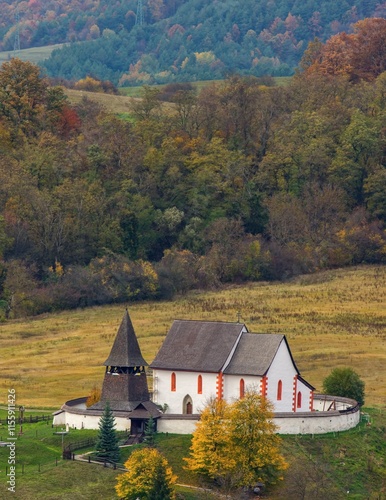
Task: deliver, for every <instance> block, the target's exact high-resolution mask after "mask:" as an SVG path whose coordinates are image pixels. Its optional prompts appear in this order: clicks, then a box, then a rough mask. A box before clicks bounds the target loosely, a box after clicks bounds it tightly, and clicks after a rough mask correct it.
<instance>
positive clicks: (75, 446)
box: [63, 438, 96, 460]
mask: <svg viewBox="0 0 386 500" xmlns="http://www.w3.org/2000/svg"><path fill="white" fill-rule="evenodd" d="M95 443H96V438H88V439H83V440H82V441H75V442H74V443H70V444H68V445H67V446H66V447H65V448H64V449H63V458H64V459H65V460H71V459H72V458H73V456H72V455H73V452H74V451H75V450H80V449H81V448H89V447H90V446H94V444H95Z"/></svg>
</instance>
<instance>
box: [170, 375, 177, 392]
mask: <svg viewBox="0 0 386 500" xmlns="http://www.w3.org/2000/svg"><path fill="white" fill-rule="evenodd" d="M171 390H172V391H173V392H175V390H176V374H175V373H174V372H173V373H172V376H171Z"/></svg>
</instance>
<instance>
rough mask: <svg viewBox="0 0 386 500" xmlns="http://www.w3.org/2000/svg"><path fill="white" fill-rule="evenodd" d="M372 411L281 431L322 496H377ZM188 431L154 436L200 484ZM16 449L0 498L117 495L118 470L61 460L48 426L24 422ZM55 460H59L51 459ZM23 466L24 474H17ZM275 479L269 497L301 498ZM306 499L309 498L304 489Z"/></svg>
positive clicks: (178, 468) (2, 458)
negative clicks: (312, 469)
mask: <svg viewBox="0 0 386 500" xmlns="http://www.w3.org/2000/svg"><path fill="white" fill-rule="evenodd" d="M368 411H369V412H370V414H371V422H372V424H371V426H367V425H365V424H364V423H362V424H360V426H359V427H357V428H356V429H354V430H351V431H348V432H342V433H336V434H335V435H331V434H330V435H325V436H316V437H314V438H312V437H311V436H284V437H283V447H282V449H283V453H284V455H285V457H286V460H287V462H288V463H289V464H290V469H289V471H288V474H290V473H291V466H292V465H293V464H294V462H295V461H296V460H297V459H298V458H306V459H307V462H308V463H314V464H317V467H318V470H319V471H321V475H320V476H319V478H318V482H320V483H326V482H327V483H328V485H329V486H331V487H333V488H334V495H333V496H328V497H325V498H332V499H333V500H339V499H341V498H342V499H343V498H347V495H346V491H347V490H350V496H349V497H348V498H350V499H357V500H365V499H369V498H373V499H376V498H377V499H381V498H384V497H382V496H381V495H382V493H381V492H382V487H383V483H382V480H385V479H386V476H385V470H386V469H385V467H384V465H385V461H386V439H385V438H386V428H385V425H384V424H385V416H384V412H381V411H380V410H368ZM95 434H96V431H86V430H83V431H81V430H71V431H70V434H69V435H68V436H65V438H64V439H65V441H64V442H65V444H66V443H67V442H73V441H78V440H80V439H83V438H86V437H90V436H92V435H93V436H95ZM190 440H191V436H182V435H173V434H169V435H165V434H161V435H158V436H157V439H156V445H157V447H158V448H159V449H160V450H161V452H162V453H163V454H164V455H165V456H166V458H167V460H168V462H169V464H170V465H171V466H172V468H173V472H174V473H175V474H176V475H177V478H178V479H177V481H178V483H180V484H190V485H193V486H202V484H200V481H199V479H198V478H197V477H196V476H194V475H191V474H190V473H188V472H187V471H186V470H185V469H184V468H183V465H184V460H183V458H184V457H186V456H188V454H189V447H190ZM16 446H17V447H16V451H17V469H16V472H17V495H16V496H15V495H13V494H8V495H7V494H6V493H5V492H6V476H5V466H6V460H7V456H8V451H7V449H5V448H0V498H4V499H8V498H20V499H23V500H24V499H26V500H29V499H40V498H42V499H58V498H61V499H90V500H91V499H96V500H98V499H104V500H105V499H111V500H112V499H116V496H115V493H114V485H115V483H116V475H117V474H119V473H120V472H117V471H114V470H111V469H105V468H103V467H100V466H95V465H88V464H84V463H79V462H77V463H73V462H70V461H67V462H63V461H62V460H61V459H60V455H61V436H57V435H54V434H53V429H52V428H51V426H50V425H47V424H46V423H44V422H41V423H39V424H25V425H24V426H23V435H22V436H19V438H18V440H17V443H16ZM132 451H133V447H127V448H123V449H122V452H121V454H122V456H121V459H122V461H125V460H126V459H127V458H128V456H129V455H130V453H131V452H132ZM56 459H58V461H57V462H56ZM22 465H24V473H22V470H23V469H22ZM284 485H285V482H284V483H281V484H279V485H278V486H277V487H275V488H274V489H271V490H270V492H269V498H270V499H271V500H282V499H283V498H286V500H298V499H299V498H300V497H299V496H297V493H296V492H295V495H288V494H286V493H285V492H283V490H281V488H282V487H283V486H284ZM179 492H180V493H182V494H183V496H182V497H180V498H184V499H185V500H191V499H204V498H205V499H206V500H209V499H210V498H212V497H211V496H210V495H209V494H204V493H202V494H200V493H199V492H198V491H197V490H193V491H190V492H189V490H188V489H186V488H185V489H184V488H179ZM305 498H306V499H310V498H312V494H310V493H309V495H308V496H306V497H305Z"/></svg>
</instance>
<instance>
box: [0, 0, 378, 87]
mask: <svg viewBox="0 0 386 500" xmlns="http://www.w3.org/2000/svg"><path fill="white" fill-rule="evenodd" d="M17 5H18V6H17V7H16V4H9V3H8V2H4V1H3V2H0V14H1V20H2V21H1V23H0V38H1V44H0V49H3V50H12V49H13V47H14V44H15V39H16V40H17V36H19V39H20V46H21V48H29V47H34V46H43V45H52V44H57V43H66V42H79V41H81V42H82V44H74V45H71V46H67V47H64V48H63V49H62V50H58V51H55V52H54V54H53V55H52V57H51V58H50V60H49V61H48V62H47V63H45V64H44V66H45V68H46V69H47V71H48V72H49V74H50V75H51V76H55V77H62V78H66V79H70V80H79V79H80V78H84V77H85V76H86V75H88V74H89V75H92V76H94V77H98V78H100V79H102V80H111V81H112V82H114V83H115V84H117V83H118V82H119V83H120V84H122V85H132V84H139V83H164V82H170V81H192V80H195V79H214V78H223V77H224V76H225V75H228V74H231V73H235V72H237V73H240V74H245V75H247V74H248V75H255V76H260V75H265V74H271V75H276V76H280V75H289V74H292V73H293V70H294V68H295V67H296V66H297V65H298V63H299V60H300V58H301V56H302V54H303V53H304V51H305V49H306V47H307V45H308V42H309V41H310V40H313V39H314V37H315V36H317V37H318V38H320V39H321V40H322V41H325V40H326V39H327V38H328V37H330V36H331V35H334V34H336V33H338V32H341V31H351V30H352V24H353V23H355V22H356V21H358V20H360V19H363V18H365V17H384V16H385V14H386V11H385V6H384V3H382V2H381V1H380V0H368V1H364V0H345V1H342V2H335V1H333V0H324V1H323V2H317V1H316V0H312V1H310V2H306V3H304V2H298V1H297V0H278V1H277V2H272V0H262V1H260V2H254V1H252V0H246V1H245V2H235V1H234V0H223V1H220V2H218V1H215V2H212V3H209V4H208V3H207V2H204V1H203V0H188V1H182V0H174V1H173V2H165V1H163V0H149V1H146V2H144V3H143V12H142V14H143V25H141V22H140V20H141V19H140V17H139V18H138V20H137V17H136V12H137V1H136V0H120V1H118V2H115V3H114V5H112V4H111V3H109V2H107V1H106V0H102V1H100V2H97V1H95V0H83V1H81V2H75V1H70V2H63V1H60V2H55V4H52V2H49V1H48V0H41V1H35V0H34V1H30V2H28V3H27V2H25V3H24V2H23V3H21V4H20V5H19V4H17ZM17 21H19V22H17ZM136 23H138V24H136Z"/></svg>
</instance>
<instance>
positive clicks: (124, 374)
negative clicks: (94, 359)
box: [93, 309, 149, 411]
mask: <svg viewBox="0 0 386 500" xmlns="http://www.w3.org/2000/svg"><path fill="white" fill-rule="evenodd" d="M103 364H104V365H105V366H106V372H105V378H104V380H103V387H102V395H101V399H100V401H99V403H97V404H96V405H94V406H93V408H97V407H99V406H101V407H103V405H104V404H105V402H106V401H109V403H110V407H111V409H112V410H116V411H131V410H132V409H133V408H134V407H136V406H137V405H138V403H140V402H145V401H149V390H148V387H147V379H146V373H145V366H148V364H147V363H146V361H145V360H144V359H143V357H142V354H141V350H140V348H139V345H138V341H137V337H136V335H135V332H134V328H133V325H132V323H131V319H130V316H129V313H128V311H127V309H126V311H125V314H124V315H123V319H122V323H121V326H120V327H119V329H118V333H117V336H116V337H115V341H114V344H113V347H112V349H111V352H110V355H109V357H108V358H107V359H106V361H105V362H104V363H103Z"/></svg>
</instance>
